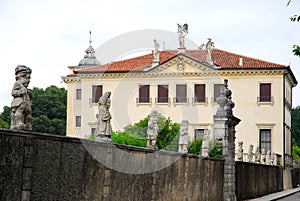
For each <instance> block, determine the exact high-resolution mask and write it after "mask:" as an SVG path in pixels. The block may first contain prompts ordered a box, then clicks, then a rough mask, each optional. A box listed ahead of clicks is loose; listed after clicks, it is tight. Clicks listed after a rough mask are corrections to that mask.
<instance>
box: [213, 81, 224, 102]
mask: <svg viewBox="0 0 300 201" xmlns="http://www.w3.org/2000/svg"><path fill="white" fill-rule="evenodd" d="M216 86H218V87H219V90H218V89H216ZM221 87H224V84H221V83H215V84H214V97H213V102H214V103H216V102H217V98H218V97H220V95H221Z"/></svg>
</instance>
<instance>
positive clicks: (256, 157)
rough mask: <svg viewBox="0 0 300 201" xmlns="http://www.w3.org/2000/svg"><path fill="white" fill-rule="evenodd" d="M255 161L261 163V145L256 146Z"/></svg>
mask: <svg viewBox="0 0 300 201" xmlns="http://www.w3.org/2000/svg"><path fill="white" fill-rule="evenodd" d="M254 162H255V163H260V151H259V147H256V150H255V158H254Z"/></svg>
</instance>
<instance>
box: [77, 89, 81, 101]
mask: <svg viewBox="0 0 300 201" xmlns="http://www.w3.org/2000/svg"><path fill="white" fill-rule="evenodd" d="M76 100H81V89H76Z"/></svg>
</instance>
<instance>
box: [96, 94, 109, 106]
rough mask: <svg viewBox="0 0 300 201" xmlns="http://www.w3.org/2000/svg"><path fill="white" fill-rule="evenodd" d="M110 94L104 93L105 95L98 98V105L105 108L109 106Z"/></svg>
mask: <svg viewBox="0 0 300 201" xmlns="http://www.w3.org/2000/svg"><path fill="white" fill-rule="evenodd" d="M110 94H111V92H110V91H107V92H105V93H104V94H103V95H102V96H101V97H100V98H99V101H98V103H99V104H100V105H105V106H106V107H107V105H109V106H110ZM108 101H109V104H107V102H108Z"/></svg>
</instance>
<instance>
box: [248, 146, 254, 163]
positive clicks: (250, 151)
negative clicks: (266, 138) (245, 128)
mask: <svg viewBox="0 0 300 201" xmlns="http://www.w3.org/2000/svg"><path fill="white" fill-rule="evenodd" d="M247 157H248V162H252V159H253V145H252V144H250V145H249V149H248V154H247Z"/></svg>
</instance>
